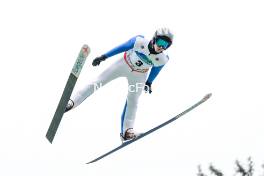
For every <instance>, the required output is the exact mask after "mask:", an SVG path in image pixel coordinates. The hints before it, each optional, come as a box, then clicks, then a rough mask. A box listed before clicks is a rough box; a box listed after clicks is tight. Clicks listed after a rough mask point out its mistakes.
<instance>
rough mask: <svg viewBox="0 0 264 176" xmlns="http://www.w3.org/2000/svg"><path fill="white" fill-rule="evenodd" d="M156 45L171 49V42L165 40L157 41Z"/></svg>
mask: <svg viewBox="0 0 264 176" xmlns="http://www.w3.org/2000/svg"><path fill="white" fill-rule="evenodd" d="M156 45H157V46H158V47H159V48H163V49H167V48H168V47H169V45H170V44H169V42H167V41H165V40H163V39H160V38H159V39H157V41H156Z"/></svg>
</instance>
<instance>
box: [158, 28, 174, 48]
mask: <svg viewBox="0 0 264 176" xmlns="http://www.w3.org/2000/svg"><path fill="white" fill-rule="evenodd" d="M158 39H163V40H165V41H167V42H168V43H169V45H168V47H170V45H171V44H172V41H173V34H172V32H171V31H170V30H169V29H168V28H160V29H158V30H156V32H155V34H154V36H153V41H154V42H155V43H156V42H157V40H158ZM168 47H167V48H168Z"/></svg>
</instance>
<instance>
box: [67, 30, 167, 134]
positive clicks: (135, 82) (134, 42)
mask: <svg viewBox="0 0 264 176" xmlns="http://www.w3.org/2000/svg"><path fill="white" fill-rule="evenodd" d="M148 44H149V40H147V39H145V38H144V37H143V36H141V35H139V36H136V37H133V38H131V39H130V40H128V41H127V42H125V43H123V44H121V45H120V46H117V47H115V48H114V49H112V50H110V51H109V52H107V53H105V54H104V55H105V56H107V58H109V57H111V56H114V55H116V54H119V53H122V52H124V55H123V56H122V57H121V58H120V59H119V60H117V61H116V62H115V63H114V64H113V65H111V66H110V67H109V68H108V69H106V70H105V71H103V72H102V73H101V74H100V75H99V76H98V77H97V78H96V79H95V80H94V81H92V82H90V83H89V84H87V85H86V86H85V87H83V88H82V89H81V90H79V91H78V92H76V93H75V94H74V96H73V97H71V99H72V100H73V102H74V107H76V106H78V105H80V104H81V103H82V102H83V101H84V100H85V99H86V98H87V97H89V96H90V95H91V94H93V93H94V92H95V91H96V89H95V85H98V87H97V89H98V88H100V86H104V85H105V84H107V83H108V82H110V81H112V80H113V79H116V78H118V77H126V78H127V80H128V85H129V90H128V94H127V99H126V103H125V107H124V110H123V113H122V117H121V134H124V132H125V131H126V130H127V129H129V128H133V126H134V121H135V116H136V110H137V104H138V99H139V96H140V95H141V93H142V90H143V89H144V85H145V82H146V78H147V75H148V70H149V68H151V71H150V74H149V76H148V79H147V81H148V82H149V83H152V82H153V80H154V79H155V78H156V76H157V75H158V74H159V72H160V70H161V69H162V68H163V66H164V65H165V64H166V63H167V61H168V60H169V58H168V56H167V55H165V54H164V53H163V52H162V53H159V54H151V53H150V51H149V49H148Z"/></svg>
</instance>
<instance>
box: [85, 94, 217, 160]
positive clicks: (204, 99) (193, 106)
mask: <svg viewBox="0 0 264 176" xmlns="http://www.w3.org/2000/svg"><path fill="white" fill-rule="evenodd" d="M211 96H212V94H211V93H209V94H207V95H205V96H204V97H203V98H202V99H201V100H200V101H198V102H197V103H195V104H194V105H192V106H191V107H189V108H188V109H186V110H185V111H183V112H181V113H180V114H178V115H176V116H175V117H173V118H171V119H169V120H168V121H166V122H164V123H162V124H160V125H158V126H156V127H154V128H152V129H150V130H149V131H147V132H145V133H142V134H141V135H139V136H138V137H136V138H135V139H132V140H129V141H127V142H124V143H122V144H121V145H120V146H118V147H116V148H114V149H112V150H110V151H109V152H107V153H105V154H103V155H101V156H99V157H98V158H95V159H94V160H92V161H90V162H88V163H86V164H90V163H94V162H96V161H98V160H100V159H102V158H104V157H106V156H108V155H110V154H112V153H114V152H116V151H118V150H120V149H122V148H124V147H126V146H128V145H129V144H132V143H133V142H135V141H137V140H139V139H141V138H143V137H145V136H147V135H149V134H151V133H153V132H155V131H157V130H158V129H160V128H162V127H164V126H166V125H168V124H170V123H172V122H173V121H175V120H177V119H178V118H179V117H181V116H183V115H185V114H186V113H188V112H190V111H191V110H193V109H194V108H196V107H197V106H199V105H200V104H202V103H204V102H205V101H207V100H208V99H209V98H210V97H211Z"/></svg>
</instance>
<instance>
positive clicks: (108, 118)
mask: <svg viewBox="0 0 264 176" xmlns="http://www.w3.org/2000/svg"><path fill="white" fill-rule="evenodd" d="M263 9H264V5H263V2H262V1H260V0H251V1H248V0H240V1H238V0H222V1H216V0H210V1H209V0H201V1H195V0H184V1H177V0H163V1H157V0H153V1H144V0H134V1H124V0H123V1H121V0H112V1H102V0H97V1H89V0H86V1H85V0H74V1H70V0H66V1H61V0H57V1H51V0H46V1H33V0H24V1H18V0H9V1H1V2H0V23H1V27H0V67H1V69H0V72H1V74H0V75H1V76H0V78H1V81H2V83H1V91H0V97H1V101H0V107H1V118H0V139H1V141H0V175H5V176H15V175H27V176H33V175H34V176H35V175H38V176H47V175H49V176H55V175H56V176H58V175H63V176H72V175H74V176H87V175H99V176H100V175H116V176H121V175H126V176H132V175H133V176H134V175H153V176H158V175H196V173H197V172H198V169H197V166H198V165H201V166H202V169H203V170H204V171H205V172H207V173H209V172H208V169H207V168H208V166H209V164H210V163H213V164H214V165H215V166H216V167H217V168H219V169H220V170H222V171H223V172H224V173H225V174H226V175H231V174H234V167H235V165H234V161H235V160H237V159H238V160H241V161H242V162H243V163H244V164H246V159H247V158H248V157H249V156H251V157H252V160H253V161H254V162H255V163H254V164H255V169H256V172H257V173H260V172H263V171H262V170H261V164H263V163H264V157H263V156H264V150H263V148H264V142H263V134H264V129H263V122H264V120H263V118H264V111H263V99H264V93H263V90H264V85H263V75H264V70H263V59H264V52H263V48H264V34H263V31H264V25H263V16H264V11H263ZM160 27H168V28H170V29H171V30H172V31H173V32H174V34H175V40H174V43H173V45H172V46H171V47H170V48H169V49H168V51H167V53H168V55H169V56H170V60H169V62H168V64H166V66H165V67H164V68H163V70H162V71H161V73H160V74H159V76H158V77H157V78H156V80H155V81H154V83H153V85H152V87H153V93H152V94H151V95H149V94H145V93H143V94H142V95H141V97H140V102H139V108H138V112H137V118H136V123H135V128H136V130H138V131H147V130H148V129H150V128H152V127H154V126H156V125H158V124H160V123H162V122H164V121H166V120H168V119H170V118H172V117H174V116H176V115H177V114H179V113H180V112H182V111H183V110H185V109H186V108H188V107H189V106H191V105H193V104H194V103H196V102H197V101H199V100H200V99H201V98H203V96H204V95H205V94H207V93H212V95H213V96H212V97H211V98H210V99H209V100H208V101H207V102H206V103H204V104H203V105H201V106H199V107H198V108H196V109H195V110H193V111H192V112H190V113H188V114H186V115H185V116H183V117H181V118H180V119H178V120H176V121H175V122H174V123H172V124H170V125H168V126H166V127H164V128H162V129H161V130H159V131H157V132H155V133H153V134H151V135H149V136H147V137H145V138H143V139H142V140H139V141H137V142H136V143H134V144H132V145H129V146H128V147H126V148H124V149H122V150H120V151H118V152H116V153H115V154H112V155H110V156H108V157H107V158H105V159H103V160H101V161H98V162H97V163H94V164H90V165H86V164H85V163H86V162H88V161H90V160H92V159H94V158H95V157H97V156H98V155H100V154H103V153H105V152H107V151H108V150H110V149H112V148H114V147H116V146H118V145H119V144H120V139H119V131H120V116H121V113H122V110H123V106H124V103H125V99H126V94H127V85H126V81H125V79H124V78H120V79H117V80H114V81H113V82H111V83H109V84H108V85H106V86H105V87H103V88H101V89H100V90H99V91H98V92H96V93H95V94H94V95H92V96H91V97H89V98H88V99H87V100H86V101H85V102H83V104H82V105H80V106H79V107H78V108H76V109H74V110H73V111H71V112H69V113H67V114H65V116H64V118H63V120H62V122H61V125H60V127H59V130H58V132H57V135H56V137H55V139H54V142H53V144H50V143H49V142H48V141H47V140H46V138H45V134H46V131H47V129H48V126H49V124H50V122H51V120H52V117H53V115H54V112H55V110H56V107H57V104H58V102H59V99H60V97H61V94H62V91H63V89H64V86H65V84H66V81H67V79H68V76H69V74H70V71H71V68H72V66H73V64H74V62H75V59H76V57H77V55H78V52H79V50H80V48H81V46H82V45H83V44H88V45H89V46H90V48H91V53H90V55H89V56H88V58H87V61H86V63H85V65H84V67H83V70H82V73H81V75H80V77H79V79H78V82H77V85H76V87H75V91H76V90H78V88H79V87H80V86H82V85H83V84H85V83H87V82H89V80H90V79H92V78H93V77H96V76H97V75H98V74H100V72H102V71H103V70H105V69H107V68H108V67H110V66H111V64H113V63H114V62H115V61H116V59H118V58H119V57H121V55H118V56H114V57H112V58H109V59H108V60H107V61H105V62H103V63H102V64H101V65H100V66H99V67H92V65H91V63H92V60H93V59H94V58H95V57H97V56H100V55H101V54H103V53H105V52H106V51H108V50H110V49H112V48H113V47H115V46H117V45H119V44H121V43H123V42H125V41H127V40H128V39H130V38H131V37H133V36H135V35H144V36H145V37H146V38H148V39H151V38H152V36H153V34H154V32H155V30H156V29H157V28H160ZM258 175H259V174H258Z"/></svg>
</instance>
